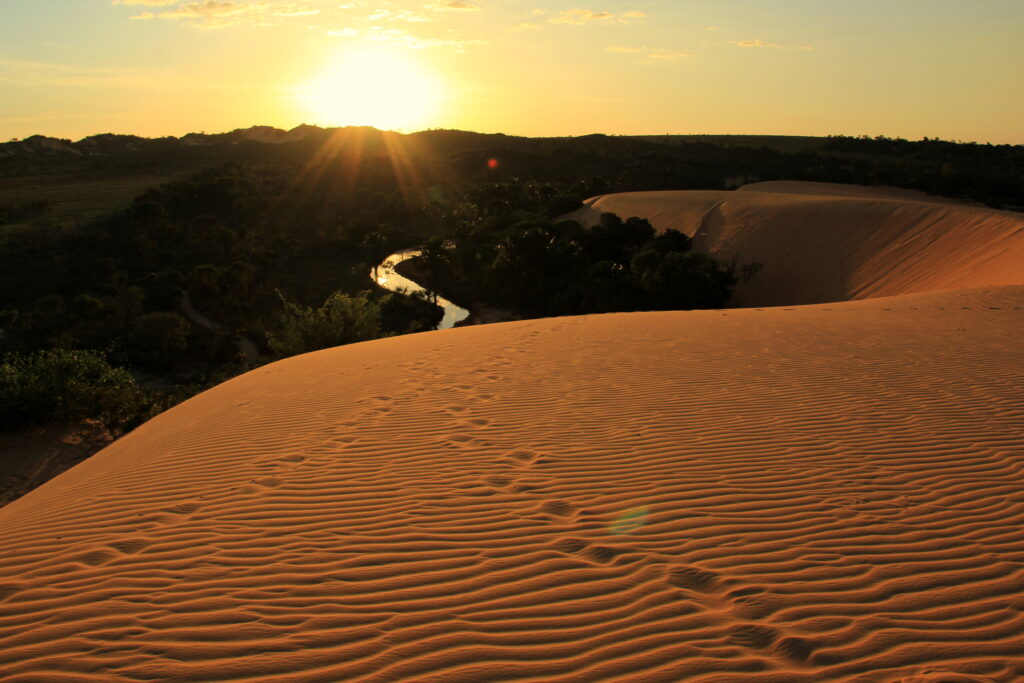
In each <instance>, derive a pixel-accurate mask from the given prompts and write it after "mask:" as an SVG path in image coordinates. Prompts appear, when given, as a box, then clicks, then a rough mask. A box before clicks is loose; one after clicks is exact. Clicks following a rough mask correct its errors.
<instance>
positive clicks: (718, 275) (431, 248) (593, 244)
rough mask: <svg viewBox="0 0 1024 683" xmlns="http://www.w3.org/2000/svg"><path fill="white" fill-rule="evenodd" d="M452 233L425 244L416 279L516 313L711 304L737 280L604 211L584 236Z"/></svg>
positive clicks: (573, 227)
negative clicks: (469, 294)
mask: <svg viewBox="0 0 1024 683" xmlns="http://www.w3.org/2000/svg"><path fill="white" fill-rule="evenodd" d="M456 232H457V234H456V237H455V238H454V239H452V240H451V241H448V242H444V241H442V240H441V239H440V238H437V237H435V238H433V239H432V240H431V241H429V242H428V243H427V246H426V247H424V249H423V253H422V255H421V256H420V257H419V264H418V265H419V269H420V273H421V276H422V277H424V278H425V280H426V281H427V282H428V283H432V284H433V286H434V287H436V288H437V289H440V290H441V291H444V292H448V291H458V292H461V293H472V298H471V301H473V302H480V303H484V304H487V305H490V306H498V307H502V308H505V309H509V310H511V311H512V312H514V313H516V314H518V315H519V316H522V317H538V316H551V315H573V314H582V313H603V312H610V311H635V310H665V309H691V308H715V307H720V306H723V305H724V304H725V302H726V301H727V300H728V298H729V295H730V293H731V288H732V286H733V285H734V284H736V278H735V276H734V275H733V273H732V271H731V270H730V269H726V268H723V267H722V266H720V265H719V264H718V263H716V262H715V261H714V259H712V258H710V257H708V256H707V255H705V254H699V253H696V252H693V251H691V244H690V239H689V238H688V237H687V236H686V235H684V234H682V233H680V232H678V231H675V230H669V231H667V232H665V233H663V234H661V235H656V234H655V231H654V228H653V227H651V225H650V223H648V222H647V221H646V220H644V219H640V218H629V219H627V220H625V221H623V220H622V219H621V218H619V217H618V216H616V215H614V214H610V213H606V214H604V215H603V216H601V220H600V222H599V223H598V224H597V225H595V226H594V227H593V228H591V229H589V230H588V229H584V228H582V227H580V225H579V224H578V223H576V222H574V221H566V220H562V221H556V220H551V219H545V218H532V219H528V220H524V221H517V222H514V223H512V224H511V225H508V226H505V225H504V224H503V223H502V222H501V221H500V220H493V219H492V220H487V221H483V222H481V223H479V224H476V225H475V226H463V229H461V230H458V231H456ZM460 300H461V301H463V302H464V303H467V301H466V299H465V297H463V298H462V299H460Z"/></svg>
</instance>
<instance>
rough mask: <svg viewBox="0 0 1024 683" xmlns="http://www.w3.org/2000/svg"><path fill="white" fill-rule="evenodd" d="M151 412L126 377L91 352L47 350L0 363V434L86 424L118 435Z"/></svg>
mask: <svg viewBox="0 0 1024 683" xmlns="http://www.w3.org/2000/svg"><path fill="white" fill-rule="evenodd" d="M153 411H154V406H153V405H152V402H151V401H150V400H149V399H148V398H147V397H146V394H145V392H144V391H143V390H142V388H141V387H139V386H138V384H136V382H135V379H134V378H133V377H132V376H131V374H129V373H128V371H127V370H125V369H123V368H116V367H112V366H111V365H110V364H109V363H108V362H107V360H106V358H105V357H104V356H103V354H101V353H98V352H96V351H71V350H67V349H51V350H47V351H39V352H36V353H33V354H31V355H23V354H17V353H12V354H7V355H6V356H4V357H3V359H2V360H0V428H3V429H18V428H21V427H25V426H29V425H33V424H44V423H47V422H54V421H63V420H80V419H86V418H88V419H93V420H98V421H99V422H102V423H103V424H104V425H105V426H106V427H107V428H108V429H110V430H111V431H112V432H115V433H120V432H123V431H125V430H127V429H129V428H131V427H134V426H135V425H137V424H139V423H141V422H143V421H144V420H146V419H148V418H149V417H150V416H151V415H152V413H153Z"/></svg>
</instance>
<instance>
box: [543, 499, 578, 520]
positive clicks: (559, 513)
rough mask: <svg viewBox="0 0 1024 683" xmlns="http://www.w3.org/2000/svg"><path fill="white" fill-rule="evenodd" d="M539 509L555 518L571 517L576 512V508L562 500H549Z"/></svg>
mask: <svg viewBox="0 0 1024 683" xmlns="http://www.w3.org/2000/svg"><path fill="white" fill-rule="evenodd" d="M540 509H541V510H543V511H544V512H546V513H548V514H549V515H555V516H556V517H572V516H573V514H574V513H575V512H576V507H575V506H574V505H573V504H572V503H569V502H567V501H564V500H549V501H547V502H545V503H543V504H542V505H541V506H540Z"/></svg>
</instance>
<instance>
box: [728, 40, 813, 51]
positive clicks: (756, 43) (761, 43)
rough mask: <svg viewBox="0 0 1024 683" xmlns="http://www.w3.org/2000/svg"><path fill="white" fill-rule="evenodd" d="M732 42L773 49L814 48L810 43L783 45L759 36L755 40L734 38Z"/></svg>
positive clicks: (743, 45)
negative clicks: (761, 38)
mask: <svg viewBox="0 0 1024 683" xmlns="http://www.w3.org/2000/svg"><path fill="white" fill-rule="evenodd" d="M732 44H733V45H735V46H737V47H764V48H769V49H772V50H813V49H814V48H813V47H811V46H810V45H797V46H789V45H782V44H780V43H769V42H767V41H764V40H760V39H758V38H754V39H753V40H734V41H732Z"/></svg>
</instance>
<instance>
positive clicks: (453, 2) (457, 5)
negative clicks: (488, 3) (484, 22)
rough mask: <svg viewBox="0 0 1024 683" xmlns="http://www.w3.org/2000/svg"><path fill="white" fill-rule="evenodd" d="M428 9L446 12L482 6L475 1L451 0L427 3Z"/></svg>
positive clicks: (474, 8)
mask: <svg viewBox="0 0 1024 683" xmlns="http://www.w3.org/2000/svg"><path fill="white" fill-rule="evenodd" d="M427 9H430V10H434V11H435V12H444V11H446V10H478V9H480V6H479V5H477V4H476V3H475V2H466V1H465V0H450V1H449V2H432V3H430V4H428V5H427Z"/></svg>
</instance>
